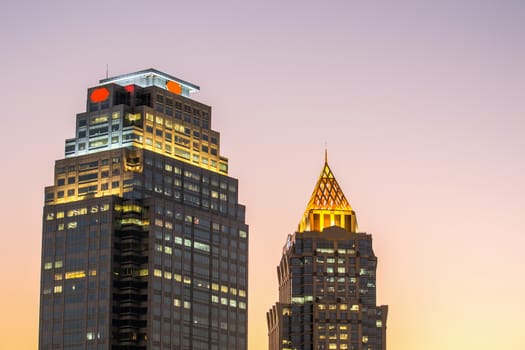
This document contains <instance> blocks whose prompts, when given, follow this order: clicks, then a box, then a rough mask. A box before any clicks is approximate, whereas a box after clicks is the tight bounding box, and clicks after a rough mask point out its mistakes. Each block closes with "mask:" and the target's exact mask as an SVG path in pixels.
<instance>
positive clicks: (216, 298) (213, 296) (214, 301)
mask: <svg viewBox="0 0 525 350" xmlns="http://www.w3.org/2000/svg"><path fill="white" fill-rule="evenodd" d="M211 302H212V303H215V304H218V303H219V297H218V296H216V295H212V296H211Z"/></svg>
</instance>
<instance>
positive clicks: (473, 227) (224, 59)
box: [0, 0, 525, 350]
mask: <svg viewBox="0 0 525 350" xmlns="http://www.w3.org/2000/svg"><path fill="white" fill-rule="evenodd" d="M94 1H95V3H94V4H93V2H90V6H81V5H80V3H77V2H37V1H35V2H32V3H31V4H30V6H28V4H27V3H25V2H23V1H22V2H17V1H11V2H6V4H5V5H4V6H3V7H2V11H0V38H1V41H2V44H3V47H4V48H8V49H5V50H3V52H2V65H1V68H0V70H2V82H3V84H1V85H0V96H1V97H2V101H3V102H4V103H3V104H2V106H3V117H2V130H3V131H4V135H3V137H2V138H0V143H1V145H0V146H1V147H2V150H3V151H4V152H3V168H4V170H3V171H2V172H1V173H0V183H1V184H2V185H3V186H2V199H3V200H2V201H1V202H0V213H1V217H2V229H1V230H0V239H1V241H0V249H1V252H0V274H1V276H2V288H0V310H1V312H0V349H2V350H3V349H36V348H37V334H38V331H37V330H38V304H39V286H40V282H39V281H40V252H41V230H42V206H43V193H44V186H47V185H51V184H52V181H53V165H54V160H55V159H59V158H62V157H63V156H64V140H65V139H68V138H72V137H74V136H75V135H74V130H75V115H76V114H77V113H82V112H84V111H85V107H86V97H87V89H88V88H90V87H92V86H96V85H97V84H98V80H99V79H104V78H105V77H106V65H108V66H109V76H110V77H111V76H116V75H119V74H125V73H129V72H134V71H138V70H142V69H146V68H149V67H153V68H156V69H159V70H160V71H164V72H166V73H168V74H172V75H173V76H176V77H180V78H181V79H184V80H186V81H189V82H192V83H195V84H197V85H199V86H200V87H201V90H200V91H199V92H198V93H195V94H193V95H192V98H194V99H196V100H198V101H201V102H202V103H205V104H207V105H211V106H212V116H211V117H212V120H211V124H212V125H211V128H212V129H214V130H218V131H219V132H220V133H221V135H220V140H221V153H222V154H224V156H226V157H228V159H229V168H228V170H229V174H230V175H231V176H233V177H236V178H238V179H239V196H240V202H241V203H243V204H245V205H246V207H247V222H248V224H249V225H250V254H249V258H250V261H249V263H250V264H249V304H248V307H249V350H265V349H267V330H266V311H267V310H268V309H269V308H270V307H271V306H272V304H273V303H275V302H276V301H277V299H278V286H277V277H276V266H277V264H278V263H279V261H280V257H281V251H282V247H283V245H284V244H285V241H286V237H287V235H288V234H291V233H293V232H294V230H296V229H297V224H298V223H299V221H300V219H301V215H302V214H303V213H304V210H305V208H306V205H307V203H308V200H309V198H310V195H311V193H312V190H313V188H314V186H315V183H316V181H317V178H318V176H319V171H320V170H321V169H322V165H323V160H324V159H323V152H324V148H325V143H326V144H327V148H328V153H329V163H330V168H331V169H332V171H333V172H334V175H335V176H336V178H337V181H338V183H339V185H340V186H341V188H342V190H343V192H344V194H345V196H346V198H347V199H348V202H349V203H350V205H351V206H352V208H353V210H355V213H356V216H357V221H358V223H359V230H360V231H364V232H367V233H370V234H372V236H373V244H374V251H375V254H376V255H377V256H378V269H377V272H378V276H377V291H378V304H388V305H389V313H388V323H387V328H388V331H387V343H388V350H443V349H447V350H463V349H476V350H493V349H500V348H501V349H525V332H523V330H522V328H523V317H522V316H523V315H524V314H525V300H524V298H523V295H524V291H525V278H523V276H525V255H524V254H523V247H525V234H524V233H525V220H524V213H525V181H524V179H525V161H524V150H525V137H524V135H525V116H524V111H525V103H524V101H525V86H524V82H525V40H523V36H524V33H525V21H524V20H523V19H524V18H525V2H524V1H519V0H484V1H479V0H464V1H457V0H439V1H438V0H429V1H414V0H401V1H386V0H384V1H374V2H370V1H348V0H346V1H342V0H341V1H339V0H336V1H331V2H330V3H326V2H319V1H296V0H290V1H286V2H283V1H276V0H267V1H259V2H257V1H255V2H214V1H206V0H204V1H197V2H195V1H192V2H166V3H164V4H162V6H156V7H155V6H154V5H153V4H142V5H141V6H122V5H121V4H120V3H117V2H107V1H105V2H102V1H100V2H99V3H98V0H94ZM100 8H103V9H104V11H100ZM150 10H155V11H154V12H155V16H154V18H153V17H152V18H146V17H145V16H144V13H146V12H148V11H150ZM20 23H24V24H25V25H20ZM130 23H132V24H133V25H130ZM174 23H176V25H174ZM13 28H16V30H14V29H13ZM123 28H125V30H123ZM101 38H104V40H101ZM312 87H314V88H312ZM57 91H60V94H57V93H56V92H57ZM106 98H107V96H106Z"/></svg>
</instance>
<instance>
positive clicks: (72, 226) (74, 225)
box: [67, 221, 77, 229]
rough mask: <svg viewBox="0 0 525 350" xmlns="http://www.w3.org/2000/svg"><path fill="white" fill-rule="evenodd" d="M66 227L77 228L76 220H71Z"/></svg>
mask: <svg viewBox="0 0 525 350" xmlns="http://www.w3.org/2000/svg"><path fill="white" fill-rule="evenodd" d="M67 228H68V229H74V228H77V222H76V221H71V222H69V223H68V224H67Z"/></svg>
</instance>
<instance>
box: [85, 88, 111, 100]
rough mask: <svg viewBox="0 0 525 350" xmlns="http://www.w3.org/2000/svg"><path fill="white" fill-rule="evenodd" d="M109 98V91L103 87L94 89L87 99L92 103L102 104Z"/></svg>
mask: <svg viewBox="0 0 525 350" xmlns="http://www.w3.org/2000/svg"><path fill="white" fill-rule="evenodd" d="M108 97H109V90H108V89H106V88H105V87H101V88H96V89H93V90H92V91H91V95H89V99H90V100H91V102H93V103H97V102H102V101H105V100H107V98H108Z"/></svg>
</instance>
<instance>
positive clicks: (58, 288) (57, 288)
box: [53, 286, 62, 294]
mask: <svg viewBox="0 0 525 350" xmlns="http://www.w3.org/2000/svg"><path fill="white" fill-rule="evenodd" d="M53 292H54V293H55V294H59V293H62V286H55V288H54V289H53Z"/></svg>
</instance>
